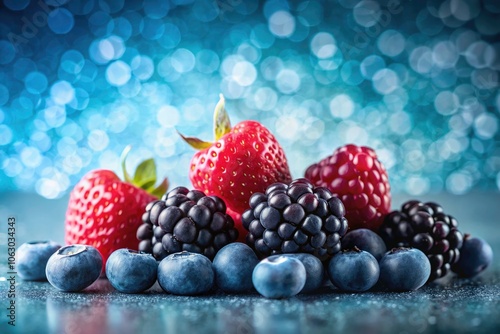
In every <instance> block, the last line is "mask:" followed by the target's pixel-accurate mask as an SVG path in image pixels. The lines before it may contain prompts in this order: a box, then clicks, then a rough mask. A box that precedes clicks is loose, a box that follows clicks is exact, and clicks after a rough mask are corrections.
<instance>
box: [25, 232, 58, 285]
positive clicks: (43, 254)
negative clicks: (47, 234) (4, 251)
mask: <svg viewBox="0 0 500 334" xmlns="http://www.w3.org/2000/svg"><path fill="white" fill-rule="evenodd" d="M59 248H61V245H59V244H57V243H55V242H54V241H32V242H26V243H24V244H22V245H21V246H19V248H18V249H17V252H16V256H17V257H16V263H17V273H18V274H19V277H21V278H22V279H23V280H26V281H45V280H47V276H46V275H45V266H46V265H47V261H48V260H49V258H50V256H51V255H52V254H54V253H55V252H56V251H57V250H58V249H59Z"/></svg>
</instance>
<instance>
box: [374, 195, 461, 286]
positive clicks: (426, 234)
mask: <svg viewBox="0 0 500 334" xmlns="http://www.w3.org/2000/svg"><path fill="white" fill-rule="evenodd" d="M379 234H380V236H381V237H382V239H384V241H385V243H386V245H387V248H388V249H391V248H393V247H414V248H418V249H420V250H421V251H422V252H424V253H425V254H426V255H427V257H428V258H429V261H430V263H431V275H430V277H429V281H433V280H435V279H438V278H441V277H443V276H445V275H446V274H447V273H448V272H449V271H450V267H451V265H452V264H454V263H456V262H457V261H458V260H459V258H460V248H461V247H462V243H463V235H462V233H461V232H460V231H459V230H458V222H457V220H456V219H455V218H453V217H452V216H450V215H447V214H445V213H444V212H443V208H442V207H441V206H440V205H439V204H436V203H432V202H428V203H422V202H420V201H416V200H411V201H408V202H406V203H404V204H403V205H402V207H401V211H393V212H391V213H389V214H388V215H387V216H386V217H385V219H384V223H383V224H382V226H381V227H380V232H379Z"/></svg>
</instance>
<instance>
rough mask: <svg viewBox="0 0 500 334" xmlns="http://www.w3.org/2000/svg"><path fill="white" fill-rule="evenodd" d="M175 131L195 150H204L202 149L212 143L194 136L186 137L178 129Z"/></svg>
mask: <svg viewBox="0 0 500 334" xmlns="http://www.w3.org/2000/svg"><path fill="white" fill-rule="evenodd" d="M177 133H178V134H179V136H181V138H182V139H184V141H185V142H186V143H188V144H189V146H191V147H192V148H194V149H196V150H204V149H206V148H209V147H210V146H212V143H210V142H206V141H203V140H201V139H198V138H195V137H186V136H184V135H183V134H181V133H180V132H179V131H177Z"/></svg>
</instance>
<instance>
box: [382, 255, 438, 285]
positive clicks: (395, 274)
mask: <svg viewBox="0 0 500 334" xmlns="http://www.w3.org/2000/svg"><path fill="white" fill-rule="evenodd" d="M379 265H380V281H381V282H382V283H383V284H384V285H385V286H386V287H387V288H388V289H389V290H393V291H411V290H417V289H419V288H420V287H422V286H423V285H424V284H425V282H427V280H428V279H429V275H430V274H431V264H430V262H429V259H428V258H427V256H426V255H425V254H424V253H423V252H422V251H421V250H418V249H416V248H404V247H400V248H393V249H392V250H390V251H389V252H387V254H385V255H384V257H383V258H382V260H380V263H379Z"/></svg>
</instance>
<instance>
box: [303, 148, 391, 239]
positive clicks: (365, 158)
mask: <svg viewBox="0 0 500 334" xmlns="http://www.w3.org/2000/svg"><path fill="white" fill-rule="evenodd" d="M305 177H306V178H308V179H309V180H311V182H312V183H313V184H314V185H315V186H322V187H326V188H328V189H329V190H330V191H331V192H332V193H333V194H334V195H335V196H337V197H339V198H340V199H341V200H342V202H343V203H344V206H345V208H346V218H347V221H348V222H349V227H350V229H357V228H369V229H371V230H374V231H377V229H378V227H379V226H380V224H382V222H383V220H384V216H385V215H386V214H387V213H389V210H390V207H391V194H390V190H391V187H390V185H389V179H388V177H387V172H386V170H385V168H384V166H383V165H382V163H380V161H379V160H378V159H377V155H376V154H375V151H373V150H372V149H371V148H369V147H364V146H356V145H352V144H349V145H346V146H344V147H340V148H338V149H337V150H336V151H335V152H333V155H331V156H329V157H326V158H325V159H323V160H321V161H320V162H319V163H316V164H313V165H311V166H309V167H308V168H307V170H306V173H305Z"/></svg>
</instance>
